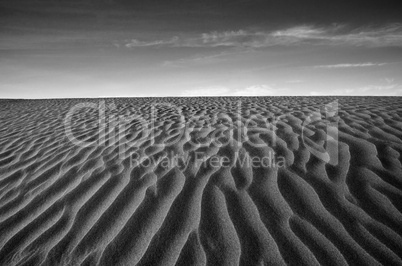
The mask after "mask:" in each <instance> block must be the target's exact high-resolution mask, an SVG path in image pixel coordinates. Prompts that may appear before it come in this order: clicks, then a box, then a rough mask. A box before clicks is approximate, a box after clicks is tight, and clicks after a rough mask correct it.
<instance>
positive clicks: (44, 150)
mask: <svg viewBox="0 0 402 266" xmlns="http://www.w3.org/2000/svg"><path fill="white" fill-rule="evenodd" d="M80 103H85V104H81V105H79V104H80ZM77 106H78V107H77ZM73 107H76V109H73V110H75V111H73V112H71V110H72V108H73ZM331 108H332V109H331ZM0 124H1V126H0V265H402V167H401V164H402V159H401V154H402V98H398V97H243V98H242V97H219V98H207V97H199V98H132V99H128V98H127V99H60V100H0ZM66 128H67V129H68V130H67V129H66ZM71 139H74V141H75V143H73V142H72V141H71ZM174 158H176V159H177V160H174ZM214 158H218V159H219V158H226V159H227V160H228V161H227V162H226V164H222V162H221V161H220V162H219V163H218V164H217V163H216V161H215V162H214V161H213V160H214ZM250 158H271V159H273V160H272V164H271V165H269V166H267V165H260V166H258V165H257V166H255V165H246V164H242V162H245V161H244V160H243V161H242V159H250ZM273 161H275V162H273ZM246 162H247V161H246ZM270 162H271V161H270Z"/></svg>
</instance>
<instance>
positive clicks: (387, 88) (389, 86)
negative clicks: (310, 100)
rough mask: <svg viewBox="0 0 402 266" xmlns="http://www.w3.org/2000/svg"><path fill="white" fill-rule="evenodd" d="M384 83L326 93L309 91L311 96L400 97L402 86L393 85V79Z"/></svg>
mask: <svg viewBox="0 0 402 266" xmlns="http://www.w3.org/2000/svg"><path fill="white" fill-rule="evenodd" d="M384 80H385V82H382V83H380V84H376V85H367V86H362V87H356V88H347V89H337V90H332V91H331V92H330V93H328V91H311V92H310V95H311V96H321V95H322V96H324V95H355V96H356V95H372V96H401V95H402V85H400V84H398V83H394V80H393V79H387V78H386V79H384Z"/></svg>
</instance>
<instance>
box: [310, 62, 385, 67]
mask: <svg viewBox="0 0 402 266" xmlns="http://www.w3.org/2000/svg"><path fill="white" fill-rule="evenodd" d="M384 65H386V63H371V62H368V63H358V64H336V65H319V66H314V68H351V67H374V66H384Z"/></svg>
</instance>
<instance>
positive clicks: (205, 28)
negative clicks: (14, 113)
mask: <svg viewBox="0 0 402 266" xmlns="http://www.w3.org/2000/svg"><path fill="white" fill-rule="evenodd" d="M398 1H399V2H400V0H397V1H393V0H392V1H391V0H366V1H363V0H348V1H346V0H338V1H327V0H307V1H306V0H249V1H247V0H231V1H229V0H214V1H212V0H206V1H196V0H172V1H166V0H140V1H132V0H131V1H129V0H100V1H95V0H80V1H78V0H12V1H11V0H8V1H4V0H0V98H81V97H148V96H159V97H160V96H279V95H290V96H298V95H312V96H314V95H380V96H383V95H390V96H394V95H400V96H402V16H401V15H400V14H402V8H401V7H399V6H401V5H398Z"/></svg>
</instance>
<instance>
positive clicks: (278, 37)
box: [125, 24, 402, 48]
mask: <svg viewBox="0 0 402 266" xmlns="http://www.w3.org/2000/svg"><path fill="white" fill-rule="evenodd" d="M294 45H346V46H365V47H389V46H396V47H402V24H390V25H385V26H382V27H360V28H355V29H352V28H349V27H347V26H346V25H336V24H334V25H331V26H326V27H317V26H313V25H300V26H295V27H290V28H284V29H279V30H274V31H250V30H237V31H223V32H217V31H214V32H210V33H202V34H199V35H193V36H181V37H178V36H175V37H172V38H170V39H166V40H152V41H140V40H137V39H133V40H131V41H129V42H127V43H125V46H126V47H129V48H132V47H202V48H214V47H242V48H264V47H271V46H294Z"/></svg>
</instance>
